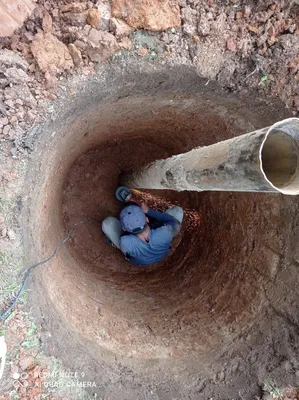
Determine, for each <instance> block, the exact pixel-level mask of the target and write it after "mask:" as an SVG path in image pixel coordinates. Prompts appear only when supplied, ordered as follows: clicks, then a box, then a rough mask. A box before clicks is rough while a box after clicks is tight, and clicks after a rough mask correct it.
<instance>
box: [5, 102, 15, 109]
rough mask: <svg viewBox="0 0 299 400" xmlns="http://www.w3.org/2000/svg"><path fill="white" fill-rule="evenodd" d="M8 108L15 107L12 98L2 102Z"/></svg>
mask: <svg viewBox="0 0 299 400" xmlns="http://www.w3.org/2000/svg"><path fill="white" fill-rule="evenodd" d="M4 103H5V104H6V105H7V106H8V107H9V108H15V104H14V102H13V101H12V100H5V102H4Z"/></svg>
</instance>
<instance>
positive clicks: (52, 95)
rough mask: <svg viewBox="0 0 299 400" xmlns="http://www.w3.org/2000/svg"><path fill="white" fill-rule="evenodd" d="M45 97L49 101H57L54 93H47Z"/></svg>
mask: <svg viewBox="0 0 299 400" xmlns="http://www.w3.org/2000/svg"><path fill="white" fill-rule="evenodd" d="M47 97H48V99H50V100H56V99H57V95H56V94H55V93H48V95H47Z"/></svg>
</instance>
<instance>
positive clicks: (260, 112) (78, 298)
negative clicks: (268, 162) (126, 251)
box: [24, 65, 299, 398]
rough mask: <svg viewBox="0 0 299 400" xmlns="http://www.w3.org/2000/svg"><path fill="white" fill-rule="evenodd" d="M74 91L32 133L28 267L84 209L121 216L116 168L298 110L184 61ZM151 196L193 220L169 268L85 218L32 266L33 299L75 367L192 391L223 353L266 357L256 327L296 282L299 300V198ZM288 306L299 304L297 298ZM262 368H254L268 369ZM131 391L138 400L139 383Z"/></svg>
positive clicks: (104, 76) (97, 80)
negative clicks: (134, 258)
mask: <svg viewBox="0 0 299 400" xmlns="http://www.w3.org/2000/svg"><path fill="white" fill-rule="evenodd" d="M70 88H71V89H72V90H75V95H73V96H72V97H68V96H64V97H63V98H62V99H61V100H60V103H58V104H57V105H56V108H54V110H53V111H52V113H51V119H50V120H49V121H47V122H46V123H45V124H44V125H43V126H41V127H40V128H39V129H37V130H35V131H34V135H35V136H36V148H35V151H34V153H33V157H32V161H31V163H30V164H31V165H30V169H29V170H28V181H27V182H28V186H27V188H26V191H27V193H28V195H27V196H28V201H27V205H26V214H25V215H24V218H25V220H26V224H24V226H27V227H28V226H29V230H28V229H27V232H26V233H27V246H28V249H30V254H29V259H30V260H33V259H34V260H35V261H36V258H38V259H39V258H45V257H46V256H48V254H50V253H51V252H52V251H53V249H54V248H55V246H56V245H57V242H58V241H59V240H61V239H62V238H63V237H64V235H65V234H66V231H67V227H68V226H69V225H70V224H72V223H75V222H77V221H78V220H82V219H84V218H85V216H86V214H88V215H91V216H93V217H95V218H97V219H99V220H102V219H103V218H104V217H106V216H107V215H114V216H117V215H118V213H119V211H120V209H121V207H120V204H118V203H117V201H116V199H115V198H114V190H115V188H116V187H117V185H118V179H119V174H120V173H123V172H127V171H130V170H133V169H135V168H138V167H140V166H142V165H144V164H146V163H147V162H150V161H154V160H155V159H157V158H161V157H166V156H170V155H172V154H177V153H180V152H183V151H187V150H190V149H191V148H193V147H195V146H202V145H209V144H212V143H214V142H217V141H220V140H224V139H227V138H230V137H233V136H237V135H239V134H242V133H245V132H249V131H252V130H255V129H258V128H261V127H264V126H267V125H270V124H272V123H273V122H275V121H277V120H279V119H282V118H284V117H286V116H288V115H287V113H286V112H285V111H284V109H283V108H282V107H281V105H280V104H279V103H276V102H269V101H264V99H259V98H257V97H256V96H254V95H252V94H250V93H249V94H248V96H247V97H246V98H245V97H244V96H243V97H236V96H233V95H231V94H230V93H226V92H225V91H223V90H220V89H219V88H217V87H216V86H215V85H214V84H213V83H211V82H210V83H209V84H208V85H206V81H203V80H202V79H200V78H199V77H198V76H197V75H196V74H194V71H192V70H191V69H188V68H184V67H181V68H176V69H173V70H170V71H166V70H164V69H163V67H158V68H155V69H153V68H152V67H151V66H149V65H145V66H144V68H143V72H140V71H139V70H138V68H136V67H135V68H133V69H130V73H127V72H126V71H124V70H121V69H119V68H117V67H113V66H111V68H110V69H109V70H105V69H100V70H99V71H98V75H97V76H96V77H94V78H92V79H88V80H86V81H85V82H78V81H77V82H73V83H71V82H70ZM141 196H142V197H143V198H144V199H146V200H147V201H149V203H150V204H151V205H152V206H153V207H157V208H160V209H166V207H168V206H169V205H171V204H179V205H181V206H182V207H183V208H184V210H185V212H186V214H185V220H184V224H183V229H182V232H181V234H180V237H179V238H178V239H177V241H176V243H175V245H174V248H173V250H172V252H171V254H170V255H169V257H168V258H167V259H166V260H165V261H163V262H162V263H159V264H157V265H154V266H152V267H150V268H148V269H145V268H136V267H132V266H130V265H129V264H128V263H127V262H126V261H125V260H124V259H123V257H122V256H121V254H119V253H117V251H116V250H115V249H112V248H109V247H108V246H107V244H106V243H105V242H104V240H103V236H102V233H101V230H100V227H99V226H98V225H97V224H92V223H90V222H88V223H86V224H84V225H81V226H80V227H78V228H76V231H75V232H74V234H72V237H71V239H70V241H69V242H68V244H67V245H66V246H65V247H63V248H62V249H61V250H60V252H59V254H58V256H57V257H56V258H55V259H54V260H52V261H51V262H50V264H49V265H47V266H46V268H43V269H41V270H39V271H36V273H35V278H34V284H33V286H32V300H33V302H38V303H39V304H40V306H41V310H42V313H43V315H44V317H43V324H44V327H45V328H46V329H47V330H49V331H50V332H51V333H52V335H53V339H51V340H53V341H54V342H55V343H56V344H57V346H56V347H55V348H56V349H59V350H58V351H59V355H60V356H61V357H62V359H63V360H65V362H66V364H67V365H68V364H71V363H72V362H73V363H74V364H76V365H78V363H80V362H81V363H83V365H84V368H86V369H88V371H89V373H90V374H91V375H92V374H95V371H97V370H98V371H99V370H101V371H102V372H103V370H104V369H105V368H106V369H107V370H108V372H106V373H105V376H108V375H109V374H110V375H111V376H112V375H113V374H116V375H117V374H118V378H119V377H121V376H126V379H127V378H128V375H127V374H126V373H125V372H124V373H122V372H120V370H119V368H120V366H122V367H126V368H130V370H131V371H133V372H132V373H133V374H134V377H135V378H136V382H137V381H138V382H139V383H140V382H144V379H148V377H149V376H150V375H152V378H151V382H156V383H158V382H160V383H161V382H162V381H163V385H164V386H165V387H167V386H168V387H171V388H172V389H174V391H176V390H180V391H181V392H182V393H184V395H185V394H187V393H188V391H189V392H190V390H191V391H192V390H193V391H194V390H195V386H194V384H193V385H191V381H190V379H191V380H192V378H191V375H192V371H193V372H194V371H196V370H197V371H200V374H203V375H204V374H206V376H208V377H209V378H208V379H210V383H212V382H213V379H214V381H215V379H216V381H217V378H215V376H216V377H217V376H218V375H217V374H218V372H219V371H221V370H222V369H223V364H222V361H221V357H224V355H226V357H227V356H228V355H229V354H230V355H231V354H232V353H235V352H239V355H238V357H239V358H240V359H241V360H242V361H241V364H243V363H244V362H246V361H245V360H246V358H247V357H248V356H251V355H252V352H254V354H256V351H257V348H256V349H254V351H253V349H252V347H251V346H249V345H247V344H244V338H247V337H248V336H250V335H251V336H252V333H249V332H255V334H256V333H257V332H260V327H261V324H264V323H265V319H264V318H265V315H269V312H270V311H269V310H272V311H273V307H274V306H275V304H276V303H277V302H278V301H279V299H280V300H281V299H285V296H286V294H287V293H288V292H289V291H290V287H292V289H293V290H295V292H296V289H294V288H293V286H292V285H293V284H294V282H289V274H291V273H295V274H297V272H296V269H295V270H294V266H296V265H295V264H294V262H295V261H294V262H293V263H292V262H290V261H289V260H290V259H292V260H296V257H297V256H296V254H297V249H296V246H295V243H297V239H298V238H297V235H298V233H297V230H296V225H297V219H298V217H297V215H298V213H296V210H297V202H296V199H295V198H292V199H290V198H287V197H283V196H281V195H274V194H271V195H270V194H268V195H265V194H258V193H257V194H254V193H253V194H246V193H229V192H225V193H212V192H211V193H175V192H155V191H153V192H147V193H145V194H142V195H141ZM290 219H291V221H290ZM28 222H29V225H28ZM290 231H291V232H292V235H289V232H290ZM298 257H299V256H298ZM285 268H288V269H287V272H286V270H285ZM285 281H287V283H286V282H285ZM281 282H282V283H281ZM289 285H291V286H289ZM295 292H294V293H295ZM296 293H297V292H296ZM294 295H296V294H294ZM292 296H293V294H292ZM284 301H285V300H284ZM269 304H271V306H270V305H269ZM286 307H292V302H290V301H289V299H288V300H287V301H286ZM272 311H271V312H272ZM276 311H277V309H276ZM276 315H277V314H276ZM276 321H277V319H276ZM268 328H269V329H270V330H271V329H272V325H271V324H269V326H268ZM66 333H67V339H64V340H61V335H62V334H64V335H65V334H66ZM268 334H269V331H268V330H267V331H264V332H263V334H262V335H261V338H260V342H259V341H256V343H257V345H258V343H260V344H261V343H262V342H263V340H264V339H265V337H266V336H267V335H268ZM59 336H60V337H59ZM244 346H245V347H244ZM246 349H247V350H246ZM244 351H245V353H244ZM242 352H243V353H242ZM70 354H71V355H70ZM83 354H84V355H85V356H88V361H86V357H85V358H84V357H83ZM264 356H265V357H266V355H264ZM116 359H117V360H119V363H120V364H119V365H118V366H117V365H116V364H115V361H113V360H116ZM83 360H85V361H83ZM232 360H235V358H234V357H233V358H231V361H232ZM264 361H265V359H264ZM247 362H248V361H247ZM256 363H257V367H256V368H254V367H253V370H254V371H252V370H250V371H248V373H247V372H246V374H249V372H250V374H251V377H252V374H255V375H256V374H258V364H259V363H260V361H259V362H258V361H257V360H256ZM86 364H89V366H88V367H87V365H86ZM253 364H254V362H253ZM141 367H142V368H141ZM117 370H118V372H116V371H117ZM215 371H216V372H215ZM217 371H218V372H217ZM103 373H104V372H103ZM197 373H198V372H197ZM215 373H216V375H215ZM107 374H108V375H107ZM242 374H243V375H242ZM233 375H235V378H234V381H233V382H234V384H235V383H236V381H237V380H238V379H245V378H244V369H242V368H240V369H238V367H237V368H235V371H233V369H231V370H230V371H229V372H227V371H226V376H227V377H228V378H227V379H230V378H231V376H233ZM111 376H110V377H111ZM146 377H147V378H146ZM213 377H214V378H213ZM246 379H248V382H249V381H250V379H251V378H250V377H249V375H246ZM127 384H128V388H130V389H128V390H130V391H131V392H130V393H131V395H132V393H135V392H134V390H137V388H136V387H134V385H132V384H131V385H130V382H129V380H128V381H127ZM161 384H162V383H161ZM163 385H162V386H163ZM231 385H233V384H231ZM248 385H249V386H248V388H249V389H250V388H251V386H252V384H250V383H248ZM164 386H163V387H164ZM253 386H254V385H253ZM228 387H229V385H228ZM172 389H171V390H172ZM230 389H231V390H232V386H231V387H230ZM230 389H225V390H230ZM109 390H110V389H109ZM109 390H108V389H107V393H108V392H109ZM163 390H164V389H163ZM190 393H191V392H190ZM132 398H134V397H132ZM135 398H137V397H135ZM165 398H167V397H165ZM186 398H187V397H186ZM221 398H222V397H221Z"/></svg>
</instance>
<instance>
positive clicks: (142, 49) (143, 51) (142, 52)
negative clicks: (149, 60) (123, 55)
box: [137, 46, 148, 57]
mask: <svg viewBox="0 0 299 400" xmlns="http://www.w3.org/2000/svg"><path fill="white" fill-rule="evenodd" d="M137 54H138V55H139V56H140V57H145V56H147V55H148V49H146V48H145V47H143V46H141V47H140V48H139V49H138V50H137Z"/></svg>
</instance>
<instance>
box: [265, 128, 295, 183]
mask: <svg viewBox="0 0 299 400" xmlns="http://www.w3.org/2000/svg"><path fill="white" fill-rule="evenodd" d="M298 153H299V148H298V145H297V143H296V141H295V139H294V138H293V137H292V136H290V135H289V134H288V133H286V132H283V131H281V130H273V131H271V132H270V133H269V134H268V136H267V137H266V139H265V141H264V144H263V147H262V157H261V158H262V160H261V161H262V169H263V171H264V173H265V175H266V177H267V179H268V180H269V181H270V183H272V185H273V186H275V187H276V188H278V189H285V188H289V187H290V186H292V183H293V182H294V179H295V176H296V172H297V169H298Z"/></svg>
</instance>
